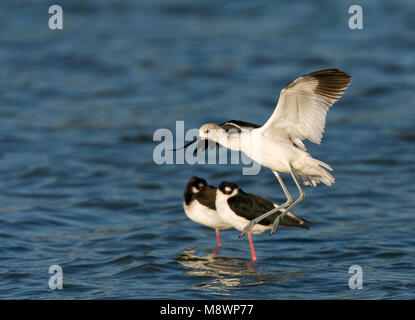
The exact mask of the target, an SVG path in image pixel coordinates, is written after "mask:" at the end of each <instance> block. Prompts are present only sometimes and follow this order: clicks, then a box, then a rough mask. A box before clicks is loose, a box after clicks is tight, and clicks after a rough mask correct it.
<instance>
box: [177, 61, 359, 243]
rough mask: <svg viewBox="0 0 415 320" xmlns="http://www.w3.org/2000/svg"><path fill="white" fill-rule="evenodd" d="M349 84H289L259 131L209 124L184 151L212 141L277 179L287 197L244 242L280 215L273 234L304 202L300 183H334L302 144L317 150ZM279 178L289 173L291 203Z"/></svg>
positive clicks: (334, 77) (334, 72)
mask: <svg viewBox="0 0 415 320" xmlns="http://www.w3.org/2000/svg"><path fill="white" fill-rule="evenodd" d="M350 82H351V79H350V76H349V74H347V73H345V72H343V71H340V70H338V69H327V70H320V71H316V72H312V73H309V74H307V75H304V76H302V77H299V78H297V79H296V80H294V81H292V82H290V83H288V84H287V85H286V86H285V87H284V88H283V89H282V90H281V94H280V98H279V100H278V104H277V106H276V107H275V110H274V112H273V114H272V115H271V117H270V118H269V119H268V120H267V122H266V123H265V124H264V125H263V126H261V127H259V126H257V125H254V124H248V123H245V125H242V126H241V125H239V124H238V121H227V122H224V123H223V124H221V125H219V126H218V125H216V124H213V123H207V124H204V125H203V126H201V127H200V129H199V137H198V138H196V139H195V140H193V141H192V142H191V143H189V144H187V145H186V146H185V147H187V146H189V145H190V144H192V143H194V142H197V141H203V140H210V141H213V142H214V143H218V144H220V145H222V146H223V147H225V148H228V149H231V150H235V151H242V152H244V153H245V154H246V155H247V156H248V157H250V158H251V159H253V160H255V161H256V162H257V163H259V164H261V165H262V166H264V167H267V168H269V169H271V170H272V171H273V173H274V174H275V176H276V177H277V179H278V182H279V184H280V185H281V187H282V189H283V191H284V193H285V196H286V197H287V200H286V202H285V203H283V204H282V205H280V206H278V207H275V208H273V209H272V210H270V211H269V212H264V214H262V215H261V216H259V217H257V218H256V219H253V220H252V221H250V223H249V224H248V225H247V226H246V227H245V228H244V229H243V231H242V234H241V235H242V236H243V235H245V234H246V233H248V232H250V231H251V230H252V228H253V227H254V225H255V224H257V223H259V222H260V221H261V220H263V219H267V217H269V216H271V215H272V214H273V213H275V212H277V211H279V210H280V209H282V210H283V212H282V214H281V215H279V216H278V217H277V218H276V219H275V221H274V224H273V226H272V228H271V234H273V233H274V232H275V231H276V230H277V228H278V225H279V224H280V222H281V220H282V218H283V217H284V216H285V215H286V214H288V212H289V210H291V209H292V208H294V207H295V206H296V205H297V204H298V203H300V202H301V201H302V200H303V199H304V198H305V193H304V191H303V189H302V188H301V186H300V183H299V181H298V180H300V181H301V182H302V183H303V184H304V185H311V186H313V187H315V186H317V184H318V183H320V182H322V183H324V184H326V185H328V186H330V185H332V184H333V183H334V177H333V176H332V175H331V174H329V173H328V172H327V171H326V170H330V171H332V168H331V167H330V166H329V165H328V164H326V163H324V162H322V161H320V160H317V159H314V158H313V157H312V156H311V155H310V154H309V153H308V152H307V150H306V147H305V145H304V143H303V140H305V139H308V140H309V141H311V142H313V143H317V144H320V142H321V139H322V137H323V131H324V127H325V123H326V115H327V112H328V110H329V108H330V107H331V106H332V105H333V104H334V103H335V102H336V101H337V100H338V99H340V97H341V96H342V95H343V93H344V92H345V91H346V89H347V87H348V86H349V84H350ZM239 123H241V122H239ZM224 124H226V126H225V125H224ZM230 127H234V128H235V129H236V132H235V131H234V132H229V131H230V130H229V128H230ZM280 172H284V173H289V174H290V175H291V177H292V178H293V180H294V182H295V184H296V186H297V188H298V190H299V193H300V194H299V197H298V198H297V199H296V200H295V201H293V198H292V196H291V195H290V193H289V192H288V190H287V188H286V187H285V185H284V182H283V181H282V179H281V177H280V175H279V173H280Z"/></svg>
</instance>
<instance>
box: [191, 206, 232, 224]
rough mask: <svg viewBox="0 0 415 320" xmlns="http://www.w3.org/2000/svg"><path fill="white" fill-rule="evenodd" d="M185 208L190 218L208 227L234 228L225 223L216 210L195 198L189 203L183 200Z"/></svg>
mask: <svg viewBox="0 0 415 320" xmlns="http://www.w3.org/2000/svg"><path fill="white" fill-rule="evenodd" d="M183 208H184V212H185V213H186V215H187V217H188V218H189V219H190V220H192V221H194V222H197V223H200V224H203V225H204V226H206V227H210V228H213V229H216V228H219V229H221V230H224V229H230V228H232V226H231V225H230V224H227V223H225V222H224V221H223V220H222V219H221V218H220V217H219V216H218V214H217V212H216V210H212V209H210V208H208V207H205V206H203V205H202V204H200V202H199V201H197V200H193V201H192V202H191V203H190V204H189V205H186V203H185V202H183Z"/></svg>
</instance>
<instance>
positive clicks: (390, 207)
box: [0, 0, 415, 299]
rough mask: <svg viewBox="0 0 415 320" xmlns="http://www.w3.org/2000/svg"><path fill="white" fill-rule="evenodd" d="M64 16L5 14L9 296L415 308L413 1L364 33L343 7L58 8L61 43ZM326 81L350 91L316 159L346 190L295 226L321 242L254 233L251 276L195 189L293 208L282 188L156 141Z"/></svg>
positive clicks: (3, 280) (378, 11)
mask: <svg viewBox="0 0 415 320" xmlns="http://www.w3.org/2000/svg"><path fill="white" fill-rule="evenodd" d="M51 4H52V3H51V2H50V1H12V0H2V1H1V4H0V66H1V68H0V191H1V192H0V298H2V299H413V298H414V297H415V269H414V261H415V250H414V247H415V238H414V234H415V223H414V213H415V197H414V194H415V183H414V181H415V179H414V174H415V161H414V158H415V129H414V128H415V111H414V110H415V105H414V91H415V72H414V71H415V56H414V52H415V32H414V30H415V19H414V16H415V3H414V1H412V0H406V1H400V2H391V1H387V0H379V1H364V2H362V3H361V6H362V9H363V27H364V28H363V29H362V30H351V29H350V28H349V26H348V19H349V17H350V16H351V15H350V14H349V13H348V10H349V7H350V6H351V5H352V4H356V3H355V2H354V1H348V0H347V1H288V0H287V1H265V0H264V1H260V0H256V1H248V0H241V1H218V0H208V1H190V0H180V1H176V0H174V1H172V0H163V1H162V0H152V1H144V0H143V1H132V0H131V1H130V0H120V1H115V0H83V1H81V0H76V1H60V3H59V4H60V5H61V6H62V8H63V26H64V28H63V30H50V29H49V28H48V20H49V17H50V16H51V15H50V14H48V8H49V6H50V5H51ZM53 4H54V3H53ZM326 68H340V69H341V70H344V71H346V72H349V73H350V74H351V75H352V79H353V82H352V84H351V86H350V87H349V89H348V90H347V92H346V94H345V95H344V96H343V98H342V99H341V100H340V101H339V102H338V103H336V104H335V106H334V107H333V108H332V109H331V110H330V112H329V114H328V118H327V126H326V130H325V134H324V139H323V141H322V144H321V145H312V144H307V148H308V151H309V152H310V153H311V154H312V155H313V156H314V157H316V158H318V159H320V160H322V161H324V162H327V163H329V164H330V165H331V166H332V167H333V168H334V173H333V174H334V176H335V177H336V183H335V184H334V185H333V186H332V187H327V186H324V185H319V187H318V188H306V189H305V191H306V194H307V198H306V199H305V201H304V202H303V203H302V204H301V205H300V206H298V207H297V208H296V209H295V210H294V212H295V213H296V214H297V215H299V216H301V217H303V218H305V219H307V220H310V221H311V222H312V225H311V228H310V229H309V230H304V229H280V230H279V231H278V232H277V233H276V234H275V235H274V236H272V237H269V235H268V233H264V234H261V235H255V236H254V241H255V245H256V250H257V256H258V261H257V262H256V263H255V264H250V263H249V262H250V251H249V245H248V241H247V239H246V238H243V239H239V238H238V234H239V232H237V231H235V230H228V231H223V232H222V241H223V244H224V248H223V249H222V250H221V251H220V252H219V255H215V253H214V252H213V249H214V248H215V246H216V239H215V233H214V231H213V230H211V229H208V228H206V227H203V226H201V225H197V224H195V223H193V222H191V221H190V220H188V219H187V218H186V216H185V214H184V212H183V209H182V196H183V191H184V186H185V183H186V182H187V180H188V179H189V178H190V177H191V176H193V175H197V176H200V177H204V178H205V179H207V180H208V182H209V183H210V184H213V185H218V184H219V183H220V182H221V181H222V180H227V181H234V182H236V183H238V184H239V185H240V186H241V187H242V188H243V189H244V190H245V191H247V192H250V193H256V194H259V195H261V196H263V197H266V198H268V199H271V200H273V201H278V202H280V201H283V200H284V194H283V192H282V190H281V188H280V187H279V186H278V183H277V180H276V179H275V177H274V175H273V174H272V173H271V172H270V171H269V170H267V169H262V170H261V172H260V174H259V175H256V176H244V175H242V168H243V165H242V164H233V165H232V164H227V165H218V164H205V165H203V164H195V165H189V164H172V165H157V164H155V163H154V161H153V150H154V148H155V147H156V146H157V145H158V144H159V143H160V142H159V141H153V133H154V132H155V131H156V130H157V129H159V128H167V129H169V130H172V131H173V133H175V127H176V121H178V120H180V121H184V127H185V130H186V131H187V130H189V129H192V128H198V127H199V126H200V125H201V124H203V123H206V122H215V123H220V122H223V121H225V120H228V119H240V120H246V121H251V122H255V123H259V124H262V123H264V122H265V121H266V119H267V118H268V117H269V116H270V114H271V113H272V111H273V108H274V106H275V104H276V102H277V101H278V96H279V92H280V90H281V88H283V87H284V85H285V84H286V83H287V82H289V81H291V80H294V79H295V78H297V77H298V76H300V75H303V74H306V73H309V72H312V71H316V70H319V69H326ZM283 178H284V179H285V181H286V183H287V186H288V187H289V189H290V190H291V191H292V192H293V194H296V193H295V192H296V189H295V185H294V183H293V182H292V181H291V179H290V178H289V176H288V175H283ZM55 264H57V265H60V266H61V267H62V269H63V277H64V279H63V289H62V290H51V289H50V288H49V285H48V281H49V277H50V276H51V274H49V273H48V270H49V267H50V266H51V265H55ZM352 265H359V266H360V267H361V268H362V270H363V289H361V290H351V289H350V288H349V278H350V277H351V276H352V274H349V273H348V271H349V267H350V266H352Z"/></svg>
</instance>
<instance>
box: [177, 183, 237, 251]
mask: <svg viewBox="0 0 415 320" xmlns="http://www.w3.org/2000/svg"><path fill="white" fill-rule="evenodd" d="M215 200H216V188H215V187H212V186H209V185H208V184H207V182H206V180H205V179H202V178H198V177H192V178H190V180H189V181H188V182H187V185H186V190H185V192H184V201H183V208H184V212H185V213H186V215H187V217H188V218H189V219H190V220H192V221H194V222H197V223H200V224H203V225H204V226H206V227H209V228H213V229H215V231H216V241H217V243H218V248H219V249H220V248H222V241H221V239H220V232H219V230H226V229H230V228H232V226H231V225H230V224H228V223H225V222H223V220H222V219H221V218H220V217H219V215H218V213H217V212H216V206H215Z"/></svg>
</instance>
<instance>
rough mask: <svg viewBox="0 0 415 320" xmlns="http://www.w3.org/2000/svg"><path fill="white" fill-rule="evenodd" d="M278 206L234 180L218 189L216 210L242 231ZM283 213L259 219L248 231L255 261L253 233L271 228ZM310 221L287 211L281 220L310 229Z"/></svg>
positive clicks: (289, 224)
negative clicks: (247, 190)
mask: <svg viewBox="0 0 415 320" xmlns="http://www.w3.org/2000/svg"><path fill="white" fill-rule="evenodd" d="M277 207H278V204H275V203H272V202H271V201H268V200H266V199H264V198H262V197H260V196H257V195H254V194H249V193H245V192H244V191H243V190H242V189H240V188H239V187H238V186H237V185H236V184H235V183H232V182H226V181H224V182H222V183H221V184H220V185H219V187H218V189H217V191H216V211H217V212H218V215H219V217H220V218H221V219H222V220H223V221H225V222H226V223H228V224H230V225H232V226H233V227H234V228H235V229H237V230H239V231H242V230H243V229H244V227H245V226H246V224H247V223H249V222H250V221H252V220H254V219H256V218H258V217H260V216H261V215H262V214H264V213H266V212H268V211H270V210H272V209H274V208H277ZM281 214H282V211H277V212H276V213H273V214H272V215H270V216H268V217H266V218H265V219H262V220H261V221H259V222H258V223H257V224H256V225H255V226H254V227H253V228H252V230H250V231H249V232H248V238H249V245H250V247H251V256H252V260H253V261H256V253H255V248H254V243H253V241H252V236H251V233H254V234H256V233H262V232H264V231H266V230H269V229H271V228H272V225H273V223H274V220H275V219H276V218H277V217H278V216H279V215H281ZM309 223H310V222H309V221H307V220H304V219H302V218H300V217H297V216H296V215H295V214H293V213H291V212H287V214H286V215H285V216H284V217H283V218H282V221H281V225H282V226H287V227H298V228H305V229H308V224H309Z"/></svg>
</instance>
